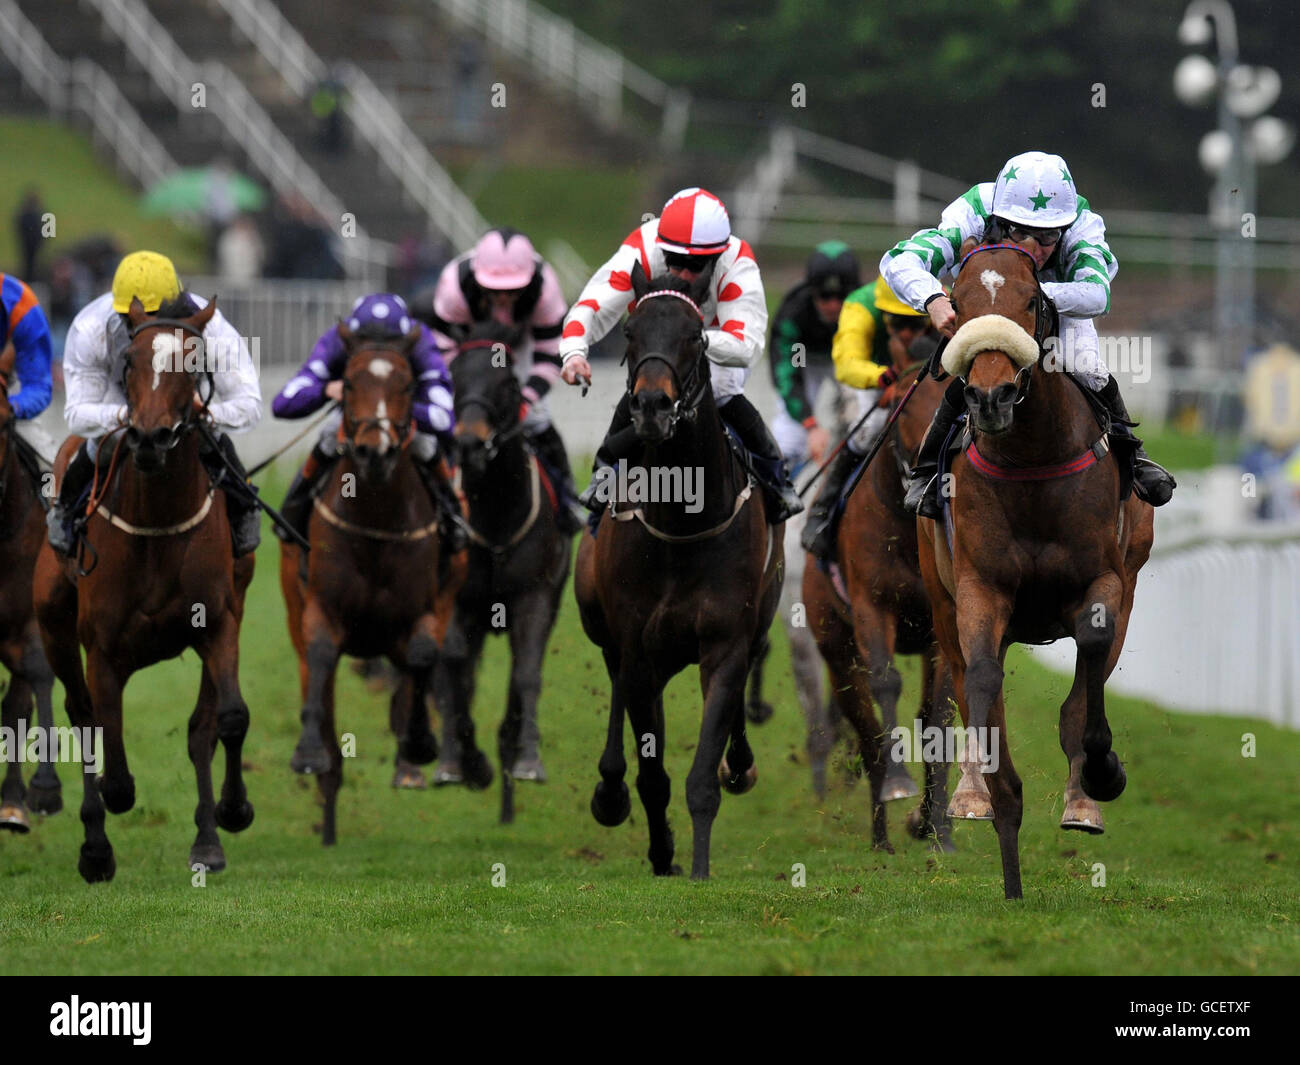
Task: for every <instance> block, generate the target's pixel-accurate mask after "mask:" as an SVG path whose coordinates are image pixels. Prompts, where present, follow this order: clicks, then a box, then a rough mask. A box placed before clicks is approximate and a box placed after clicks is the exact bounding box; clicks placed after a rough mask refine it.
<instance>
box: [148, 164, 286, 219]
mask: <svg viewBox="0 0 1300 1065" xmlns="http://www.w3.org/2000/svg"><path fill="white" fill-rule="evenodd" d="M222 182H224V183H225V184H226V189H225V191H224V193H223V192H222V190H221V183H222ZM223 195H224V196H225V197H228V199H229V202H230V204H231V205H232V206H233V207H234V209H235V210H237V211H257V210H260V209H261V208H262V207H263V206H264V205H265V204H266V193H265V192H263V191H262V187H261V186H260V185H258V184H257V182H255V181H253V180H252V179H251V178H248V177H245V176H244V175H243V174H239V173H236V172H235V171H233V170H223V169H221V168H220V167H214V166H206V167H191V168H188V169H183V170H173V171H172V172H171V173H170V174H168V175H167V176H166V177H165V178H163V179H162V180H161V181H159V182H158V183H157V184H156V185H154V187H153V188H151V189H150V190H149V191H148V192H147V193H145V195H144V198H143V199H142V200H141V206H142V207H143V208H144V210H145V213H147V214H160V215H163V214H165V215H178V214H206V213H207V212H208V210H209V207H210V206H211V205H213V204H214V203H216V202H219V200H220V198H221V197H222V196H223Z"/></svg>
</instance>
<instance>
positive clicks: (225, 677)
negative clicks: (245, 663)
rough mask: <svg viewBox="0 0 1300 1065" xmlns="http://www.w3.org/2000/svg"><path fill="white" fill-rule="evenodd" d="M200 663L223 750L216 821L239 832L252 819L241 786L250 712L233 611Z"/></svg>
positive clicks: (249, 803)
mask: <svg viewBox="0 0 1300 1065" xmlns="http://www.w3.org/2000/svg"><path fill="white" fill-rule="evenodd" d="M203 664H204V669H205V671H207V672H208V673H210V674H211V676H212V682H213V685H214V688H215V702H214V720H215V723H216V734H217V736H218V737H219V738H220V740H221V745H222V746H223V747H224V748H225V751H226V775H225V778H224V779H223V781H222V784H221V801H220V802H219V803H217V806H216V811H215V816H216V821H217V824H218V825H219V826H220V827H221V828H224V829H225V830H226V831H227V832H242V831H243V830H244V829H246V828H247V827H248V826H249V825H251V824H252V823H253V804H252V803H251V802H249V801H248V792H247V790H246V789H245V787H244V771H243V751H244V738H245V737H246V736H247V735H248V725H249V713H248V705H247V704H246V703H245V702H244V696H243V693H242V691H241V690H240V687H239V618H238V617H237V616H236V615H235V614H234V613H228V614H226V616H225V617H224V618H222V619H221V625H220V627H219V628H218V629H217V630H216V631H215V633H214V639H213V642H212V643H211V644H210V645H209V647H208V650H207V654H206V657H205V658H204V662H203ZM209 758H211V755H209Z"/></svg>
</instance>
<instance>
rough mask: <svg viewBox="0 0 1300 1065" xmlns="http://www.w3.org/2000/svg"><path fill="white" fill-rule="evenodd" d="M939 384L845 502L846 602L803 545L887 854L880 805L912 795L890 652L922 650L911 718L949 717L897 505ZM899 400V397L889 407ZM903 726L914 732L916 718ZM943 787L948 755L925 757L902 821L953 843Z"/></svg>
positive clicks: (919, 834) (947, 694) (903, 382)
mask: <svg viewBox="0 0 1300 1065" xmlns="http://www.w3.org/2000/svg"><path fill="white" fill-rule="evenodd" d="M923 370H924V365H923V364H919V365H914V366H911V367H906V368H905V372H904V373H903V375H902V376H901V377H900V378H899V379H898V382H897V383H896V384H895V385H893V386H892V391H894V392H895V393H896V395H901V394H902V392H903V391H904V390H905V389H906V388H907V387H908V386H910V385H911V384H912V382H913V381H914V380H915V379H916V377H917V375H918V374H919V373H921V372H922V371H923ZM943 389H944V386H943V385H941V384H939V383H938V382H936V381H933V380H931V379H929V378H928V377H927V378H925V379H924V380H922V381H921V383H920V384H919V385H918V386H917V388H916V390H915V392H913V393H912V395H911V398H910V399H909V400H908V403H907V405H906V406H905V407H904V408H903V410H902V411H901V412H900V413H899V415H898V417H897V418H896V419H895V420H894V421H893V423H892V424H891V425H890V426H889V427H888V429H887V430H886V435H885V439H884V441H883V442H882V443H881V446H880V450H879V451H878V452H877V453H876V455H875V457H874V459H873V460H872V462H871V465H870V466H869V467H868V468H867V470H866V472H865V473H864V474H863V475H862V481H861V483H859V484H858V486H857V490H856V491H854V492H853V493H852V494H851V495H850V496H849V497H848V500H847V501H846V503H845V510H844V516H843V518H842V519H841V521H840V528H839V537H838V539H837V541H836V554H837V561H838V563H839V567H840V572H841V574H842V575H843V578H844V585H845V588H846V590H847V592H848V596H849V600H848V602H845V600H844V599H842V598H841V597H840V595H839V594H838V592H836V590H835V589H834V587H833V585H832V582H831V580H830V578H829V576H827V575H826V574H825V573H823V572H822V570H821V568H820V567H819V566H818V564H817V560H816V558H814V557H813V556H812V555H811V554H809V555H808V556H807V558H806V559H805V562H804V578H803V600H804V604H805V607H806V609H807V612H808V625H809V628H810V629H811V631H812V633H813V635H814V637H815V638H816V640H817V646H818V649H819V650H820V651H821V653H822V657H823V658H825V660H826V664H827V666H828V667H829V668H830V673H831V692H832V698H833V699H834V700H835V703H836V706H837V708H838V709H839V711H840V713H841V715H842V716H843V717H844V719H845V720H846V721H848V722H849V723H850V724H851V725H852V726H853V728H854V730H855V731H856V732H857V734H858V742H859V750H860V751H861V755H862V764H863V767H864V768H865V769H866V771H867V776H868V779H869V780H870V783H871V809H872V846H873V847H876V848H879V849H881V850H886V851H889V852H890V853H893V847H892V846H891V845H890V843H889V835H888V829H887V824H886V816H885V806H884V804H885V802H887V801H889V800H891V799H901V798H908V797H910V796H912V795H915V794H916V785H915V784H913V783H912V779H911V777H910V776H908V773H907V770H906V768H905V767H904V765H903V763H902V762H901V761H898V760H896V759H895V758H893V757H891V752H892V751H893V750H894V749H895V743H894V740H893V737H892V733H893V729H894V726H895V725H896V724H897V721H898V700H899V696H900V695H901V694H902V689H903V679H902V676H901V674H900V673H899V672H898V669H897V668H896V667H895V666H894V655H895V654H909V655H910V654H915V655H919V656H920V658H921V702H920V708H919V711H918V713H917V717H918V718H919V719H920V721H921V725H922V727H923V728H930V727H932V726H937V727H939V728H945V727H946V726H947V725H948V724H949V722H950V720H951V717H952V695H953V693H952V682H951V674H950V672H949V670H948V666H947V663H946V662H945V661H944V659H943V655H942V653H941V651H940V649H939V645H938V643H937V642H936V640H935V637H934V627H933V623H932V621H931V617H930V601H929V599H928V598H927V596H926V591H925V585H924V583H923V582H922V580H921V567H920V562H919V560H918V558H917V543H916V521H915V518H914V517H913V515H912V514H910V513H909V512H908V511H907V510H906V509H904V507H903V474H902V471H903V467H904V464H905V463H906V462H907V457H908V456H910V455H911V454H912V453H913V452H914V451H915V450H916V448H917V447H918V446H919V445H920V442H921V438H922V437H923V436H924V435H925V430H926V426H927V425H928V424H929V420H930V416H931V415H932V414H933V413H934V410H935V408H936V407H937V406H938V405H939V400H940V398H941V397H942V395H943ZM898 402H899V401H898V400H897V399H895V401H894V405H893V409H894V410H897V407H898ZM873 700H874V702H875V704H876V705H878V706H879V707H880V712H881V716H882V717H883V719H884V724H883V727H882V725H881V723H880V721H878V720H877V718H876V715H875V713H874V711H873V707H872V703H873ZM906 727H907V729H908V731H909V732H911V731H912V729H913V722H912V721H909V722H907V723H906ZM917 745H918V746H919V740H918V744H917ZM911 746H912V745H908V747H909V749H911ZM947 792H948V763H947V762H946V761H942V760H940V761H935V760H932V759H927V760H926V763H925V790H924V792H923V793H922V796H921V802H920V805H919V806H917V808H916V809H914V810H912V811H911V812H910V813H909V815H908V819H907V826H908V830H909V831H910V832H911V833H912V834H913V835H914V836H915V837H916V838H917V839H931V838H933V839H934V840H935V842H936V844H937V845H938V846H939V847H940V848H941V849H943V850H946V851H951V850H952V849H953V845H952V828H951V823H950V821H949V819H948V815H947V811H946V809H945V807H946V803H947Z"/></svg>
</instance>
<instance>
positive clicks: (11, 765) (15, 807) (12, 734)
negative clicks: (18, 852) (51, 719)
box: [0, 647, 53, 833]
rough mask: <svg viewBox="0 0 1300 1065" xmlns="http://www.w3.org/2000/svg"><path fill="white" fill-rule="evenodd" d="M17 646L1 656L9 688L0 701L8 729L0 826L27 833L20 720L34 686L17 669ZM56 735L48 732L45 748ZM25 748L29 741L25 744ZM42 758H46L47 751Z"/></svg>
mask: <svg viewBox="0 0 1300 1065" xmlns="http://www.w3.org/2000/svg"><path fill="white" fill-rule="evenodd" d="M11 652H16V649H14V648H8V647H6V648H5V649H4V653H3V655H2V656H0V657H2V658H3V659H4V662H5V666H6V667H7V668H8V669H9V690H8V691H7V692H5V695H4V700H3V702H0V723H3V725H4V728H5V761H6V765H5V777H4V783H3V784H0V829H4V830H7V831H9V832H19V833H26V832H28V831H29V830H30V829H31V824H30V821H29V819H28V816H27V805H26V798H27V789H26V788H25V787H23V769H22V762H20V761H19V759H20V758H26V753H25V751H24V752H22V753H20V751H19V746H20V743H19V735H18V733H19V727H18V726H19V722H20V721H21V720H22V719H23V718H26V717H27V716H28V715H29V714H30V713H31V702H32V689H31V686H30V685H29V684H28V683H27V679H26V678H25V677H23V676H22V675H21V674H20V673H19V672H18V670H17V669H16V668H15V667H16V666H17V661H16V657H17V655H16V653H11ZM52 739H53V734H52V733H51V734H47V736H46V737H45V743H44V744H42V747H43V748H44V747H47V746H48V745H49V742H50V741H51V740H52ZM22 746H23V747H24V748H25V747H26V744H25V743H24V744H22ZM41 757H42V759H44V758H45V757H47V755H46V754H45V753H42V755H41Z"/></svg>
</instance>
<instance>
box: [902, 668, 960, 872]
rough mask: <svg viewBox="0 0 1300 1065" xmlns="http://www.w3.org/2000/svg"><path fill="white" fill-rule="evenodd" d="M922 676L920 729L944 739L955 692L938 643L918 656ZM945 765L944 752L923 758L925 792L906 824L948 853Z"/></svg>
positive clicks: (949, 831) (949, 835)
mask: <svg viewBox="0 0 1300 1065" xmlns="http://www.w3.org/2000/svg"><path fill="white" fill-rule="evenodd" d="M921 676H922V694H921V722H922V727H923V728H925V729H927V730H928V729H931V728H938V729H941V730H942V731H943V733H944V735H945V736H946V735H947V734H948V730H949V729H950V728H951V727H952V720H953V713H952V704H953V701H954V693H953V688H952V674H951V673H950V672H949V670H948V663H947V661H946V660H945V659H944V656H943V654H942V652H940V650H939V647H938V644H931V645H930V647H929V649H928V650H927V651H926V652H925V654H923V655H922V656H921ZM946 751H947V744H946V743H945V744H944V752H946ZM948 766H949V762H948V760H947V756H946V753H944V754H941V756H940V757H938V758H932V759H926V763H925V792H924V794H923V795H922V796H921V802H920V805H919V806H918V807H917V808H916V809H915V810H913V811H912V812H911V813H910V814H908V819H907V823H908V828H909V829H911V831H912V835H914V836H915V837H916V838H917V839H933V840H934V842H935V846H936V847H937V848H938V849H940V850H943V851H949V852H951V851H953V850H955V849H956V848H955V847H954V846H953V842H952V820H951V818H950V817H949V816H948V812H947V805H948Z"/></svg>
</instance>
